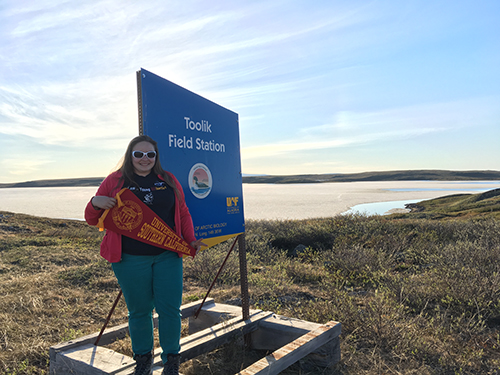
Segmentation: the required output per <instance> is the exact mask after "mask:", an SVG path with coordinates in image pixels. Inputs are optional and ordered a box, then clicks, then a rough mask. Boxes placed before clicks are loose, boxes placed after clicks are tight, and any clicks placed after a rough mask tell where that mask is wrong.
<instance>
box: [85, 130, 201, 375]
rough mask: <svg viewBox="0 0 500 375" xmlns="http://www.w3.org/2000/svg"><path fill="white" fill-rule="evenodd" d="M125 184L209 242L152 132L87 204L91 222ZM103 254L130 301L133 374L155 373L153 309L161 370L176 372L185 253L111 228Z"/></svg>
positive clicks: (186, 232)
mask: <svg viewBox="0 0 500 375" xmlns="http://www.w3.org/2000/svg"><path fill="white" fill-rule="evenodd" d="M123 187H126V188H128V189H130V190H131V191H132V192H133V193H134V194H135V195H136V196H137V197H139V199H141V200H142V201H143V202H144V203H145V204H147V205H148V206H149V207H150V208H151V209H152V210H153V211H154V212H155V213H156V214H157V215H158V216H159V217H160V218H162V219H163V221H164V222H165V223H167V224H168V225H169V226H170V227H171V228H172V229H173V230H174V231H175V232H176V233H177V234H178V235H179V236H181V237H183V238H184V240H185V241H186V242H187V243H189V244H191V246H192V247H193V248H195V249H196V251H198V250H199V249H200V247H201V246H202V245H205V244H203V243H202V241H201V240H196V238H195V236H194V229H193V221H192V219H191V215H190V213H189V210H188V208H187V206H186V202H185V200H184V193H183V191H182V187H181V185H180V183H179V182H178V181H177V179H176V178H175V177H174V176H173V175H172V174H171V173H169V172H166V171H164V170H163V168H162V167H161V164H160V160H159V157H158V146H157V143H156V142H155V141H154V140H153V139H151V138H150V137H148V136H138V137H136V138H134V139H132V140H131V141H130V143H129V145H128V148H127V151H126V153H125V157H124V160H123V164H122V166H121V167H120V169H119V170H118V171H116V172H114V173H111V174H110V175H109V176H108V177H107V178H106V179H105V180H104V181H103V182H102V184H101V186H100V187H99V189H98V190H97V193H96V195H95V196H94V197H92V199H91V200H90V201H89V203H88V204H87V207H86V208H85V220H86V221H87V223H89V224H90V225H96V224H97V222H98V220H99V217H100V216H101V214H102V213H103V212H104V210H106V209H110V208H112V207H114V205H115V204H116V199H115V198H113V197H114V196H115V195H116V193H117V192H119V191H120V190H121V189H122V188H123ZM101 255H102V256H103V257H104V258H105V259H106V260H108V261H109V262H111V265H112V268H113V271H114V273H115V275H116V278H117V279H118V283H119V284H120V287H121V289H122V291H123V295H124V297H125V302H126V303H127V308H128V315H129V331H130V338H131V340H132V350H133V352H134V359H135V361H136V369H135V374H136V375H143V374H148V375H149V374H152V366H153V357H152V351H153V342H154V340H153V320H152V312H153V309H156V312H157V313H158V330H159V337H160V345H161V347H162V350H163V351H162V354H161V358H162V361H163V364H164V369H163V374H164V375H167V374H168V375H170V374H172V375H177V374H178V373H179V364H180V356H179V351H180V344H179V343H180V334H181V315H180V306H181V303H182V257H180V256H179V255H178V254H177V253H175V252H172V251H167V250H163V249H160V248H158V247H155V246H153V245H149V244H145V243H143V242H140V241H137V240H134V239H132V238H129V237H126V236H121V235H120V234H118V233H116V232H112V231H107V232H106V235H105V236H104V238H103V241H102V243H101Z"/></svg>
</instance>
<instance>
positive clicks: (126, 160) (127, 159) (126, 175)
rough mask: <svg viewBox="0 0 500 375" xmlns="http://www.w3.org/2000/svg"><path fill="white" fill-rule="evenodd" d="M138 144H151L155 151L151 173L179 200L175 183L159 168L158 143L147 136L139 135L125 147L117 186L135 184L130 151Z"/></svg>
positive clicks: (179, 196)
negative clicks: (172, 191) (160, 179)
mask: <svg viewBox="0 0 500 375" xmlns="http://www.w3.org/2000/svg"><path fill="white" fill-rule="evenodd" d="M140 142H148V143H151V144H152V145H153V147H154V149H155V151H156V159H155V164H154V166H153V169H152V170H153V173H154V174H155V175H157V176H161V177H162V178H163V179H164V180H165V182H166V183H167V185H168V186H170V187H171V188H172V189H174V192H175V195H176V196H177V199H181V195H180V193H179V190H178V189H177V186H176V185H175V182H174V181H173V179H172V178H171V177H170V176H169V175H168V174H167V172H165V170H164V169H163V167H162V166H161V163H160V154H159V152H158V143H156V141H155V140H154V139H153V138H151V137H149V136H147V135H139V136H137V137H135V138H133V139H132V140H131V141H130V142H129V144H128V147H127V151H125V155H124V157H123V163H122V165H121V167H120V168H119V169H118V170H119V171H120V172H121V173H122V176H121V177H120V179H119V181H118V186H120V185H121V184H122V183H124V182H130V183H132V184H136V183H135V182H134V165H133V163H132V151H134V148H135V146H136V145H137V144H138V143H140Z"/></svg>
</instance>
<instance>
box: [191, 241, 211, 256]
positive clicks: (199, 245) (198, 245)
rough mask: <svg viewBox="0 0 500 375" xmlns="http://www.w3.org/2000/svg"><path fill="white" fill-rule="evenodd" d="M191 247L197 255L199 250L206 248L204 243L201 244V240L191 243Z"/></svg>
mask: <svg viewBox="0 0 500 375" xmlns="http://www.w3.org/2000/svg"><path fill="white" fill-rule="evenodd" d="M190 245H191V247H192V248H193V249H195V250H196V254H198V251H200V248H201V247H202V246H208V245H207V244H206V243H203V239H202V238H200V239H199V240H196V241H193V242H191V244H190Z"/></svg>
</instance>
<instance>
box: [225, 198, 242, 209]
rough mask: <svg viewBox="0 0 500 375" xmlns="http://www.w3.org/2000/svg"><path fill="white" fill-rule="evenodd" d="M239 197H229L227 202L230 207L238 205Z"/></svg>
mask: <svg viewBox="0 0 500 375" xmlns="http://www.w3.org/2000/svg"><path fill="white" fill-rule="evenodd" d="M238 200H239V198H238V197H227V198H226V202H227V206H228V207H232V206H238Z"/></svg>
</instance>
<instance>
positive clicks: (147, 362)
mask: <svg viewBox="0 0 500 375" xmlns="http://www.w3.org/2000/svg"><path fill="white" fill-rule="evenodd" d="M134 359H135V363H136V365H135V372H134V375H152V374H153V355H152V354H151V353H147V354H143V355H134Z"/></svg>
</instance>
